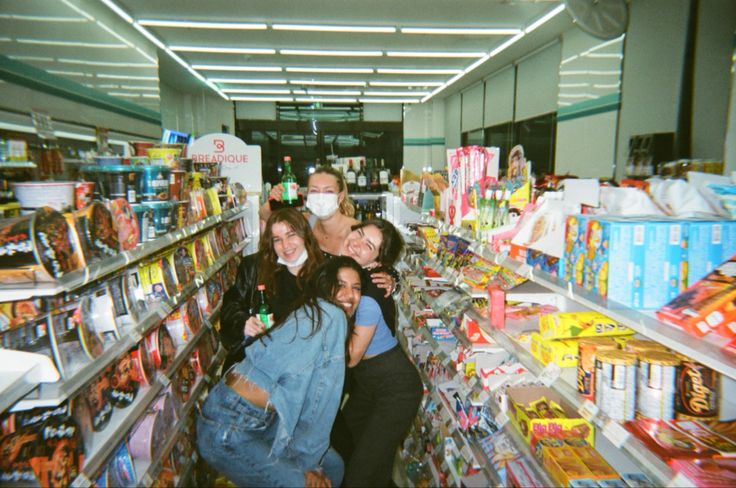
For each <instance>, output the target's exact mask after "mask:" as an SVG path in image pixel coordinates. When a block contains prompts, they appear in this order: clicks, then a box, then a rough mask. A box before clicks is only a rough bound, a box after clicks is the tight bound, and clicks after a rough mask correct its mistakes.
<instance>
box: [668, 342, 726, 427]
mask: <svg viewBox="0 0 736 488" xmlns="http://www.w3.org/2000/svg"><path fill="white" fill-rule="evenodd" d="M678 357H679V358H680V360H681V362H680V365H679V367H678V368H677V384H676V390H677V392H676V397H675V412H676V417H677V418H678V419H685V420H713V419H718V382H719V376H718V373H716V372H715V371H713V370H712V369H710V368H708V367H706V366H704V365H702V364H700V363H698V362H695V361H693V360H692V359H690V358H688V357H687V356H683V355H679V354H678Z"/></svg>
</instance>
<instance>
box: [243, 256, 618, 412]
mask: <svg viewBox="0 0 736 488" xmlns="http://www.w3.org/2000/svg"><path fill="white" fill-rule="evenodd" d="M229 264H230V263H228V265H229ZM228 271H229V269H228ZM236 274H237V269H236ZM616 349H618V347H617V344H616V342H615V341H614V340H613V339H610V338H608V337H591V338H588V339H580V341H579V342H578V392H579V393H580V394H581V395H583V396H584V397H585V398H587V399H589V400H591V401H595V355H596V352H597V351H611V350H616Z"/></svg>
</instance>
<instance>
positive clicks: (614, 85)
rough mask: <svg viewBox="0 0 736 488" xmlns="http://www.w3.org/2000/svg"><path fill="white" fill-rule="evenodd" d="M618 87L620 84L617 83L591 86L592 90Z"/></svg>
mask: <svg viewBox="0 0 736 488" xmlns="http://www.w3.org/2000/svg"><path fill="white" fill-rule="evenodd" d="M620 86H621V82H620V81H619V82H617V83H603V84H594V85H593V88H602V89H606V88H619V87H620Z"/></svg>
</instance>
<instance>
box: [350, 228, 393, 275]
mask: <svg viewBox="0 0 736 488" xmlns="http://www.w3.org/2000/svg"><path fill="white" fill-rule="evenodd" d="M382 243H383V235H382V234H381V231H380V230H378V227H376V226H375V225H366V226H365V227H361V228H360V229H357V230H354V231H352V232H351V233H350V234H348V236H347V238H346V239H345V242H343V244H342V249H341V254H342V255H343V256H348V257H351V258H353V259H355V261H356V262H357V263H358V264H359V265H360V266H362V267H364V268H365V267H366V266H368V265H370V264H373V263H375V262H376V260H377V259H378V251H379V250H380V249H381V244H382Z"/></svg>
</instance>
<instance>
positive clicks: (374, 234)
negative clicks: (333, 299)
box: [341, 219, 424, 487]
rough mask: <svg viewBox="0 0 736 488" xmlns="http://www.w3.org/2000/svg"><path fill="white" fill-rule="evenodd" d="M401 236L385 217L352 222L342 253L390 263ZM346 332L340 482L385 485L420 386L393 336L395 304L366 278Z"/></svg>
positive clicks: (372, 266) (368, 265)
mask: <svg viewBox="0 0 736 488" xmlns="http://www.w3.org/2000/svg"><path fill="white" fill-rule="evenodd" d="M402 249H403V240H402V238H401V235H400V234H399V232H398V231H397V230H396V228H395V227H394V226H393V225H391V224H390V223H389V222H387V221H385V220H382V219H376V220H369V221H367V222H363V223H362V224H359V225H356V226H353V231H352V232H351V233H350V234H349V235H348V237H347V239H346V240H345V242H344V243H343V246H342V251H341V254H342V255H343V256H349V257H352V258H353V259H355V261H357V262H358V264H360V265H361V267H363V269H364V270H366V271H368V272H370V271H375V270H376V269H381V268H383V267H390V266H393V264H394V263H395V262H396V260H397V259H398V258H399V255H400V253H401V251H402ZM364 281H366V286H365V287H364V288H363V294H362V298H361V300H360V305H359V306H358V310H357V312H356V315H355V330H354V332H353V334H352V335H351V337H350V344H349V351H350V354H349V366H350V368H351V371H350V373H351V376H352V382H351V386H350V391H349V397H348V401H347V403H346V404H345V407H344V408H343V410H342V414H343V417H344V419H345V422H346V423H347V426H348V429H349V431H350V434H351V436H352V441H353V449H352V454H351V455H350V457H349V459H346V460H345V462H346V470H345V479H344V482H343V486H346V487H353V486H389V484H390V478H391V470H392V467H393V461H394V456H395V454H396V449H397V448H398V446H399V443H400V442H401V439H403V437H404V435H405V434H406V431H407V430H408V428H409V426H410V425H411V422H412V420H413V419H414V417H415V416H416V414H417V409H418V408H419V404H420V402H421V399H422V395H423V391H424V387H423V385H422V381H421V379H420V377H419V374H418V373H417V371H416V369H415V368H414V365H413V364H412V363H411V362H410V361H409V359H408V358H407V357H406V355H405V354H404V352H403V351H402V349H401V347H400V346H399V344H398V341H397V340H396V337H395V326H394V322H395V316H394V314H395V311H396V309H395V304H394V303H393V299H392V298H390V297H386V296H385V294H384V293H383V290H380V289H378V288H376V287H375V286H372V283H370V282H369V281H368V280H365V279H364Z"/></svg>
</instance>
